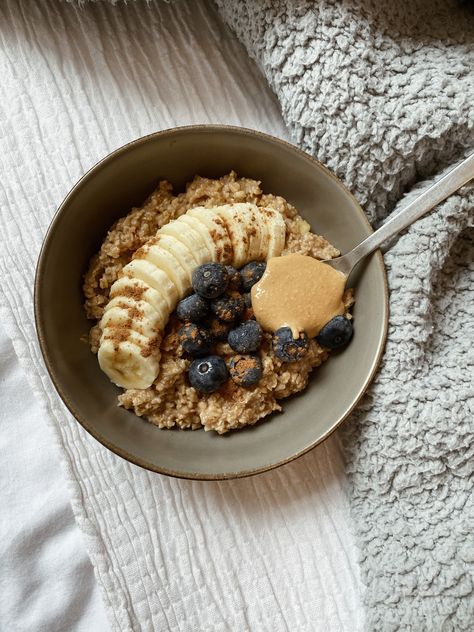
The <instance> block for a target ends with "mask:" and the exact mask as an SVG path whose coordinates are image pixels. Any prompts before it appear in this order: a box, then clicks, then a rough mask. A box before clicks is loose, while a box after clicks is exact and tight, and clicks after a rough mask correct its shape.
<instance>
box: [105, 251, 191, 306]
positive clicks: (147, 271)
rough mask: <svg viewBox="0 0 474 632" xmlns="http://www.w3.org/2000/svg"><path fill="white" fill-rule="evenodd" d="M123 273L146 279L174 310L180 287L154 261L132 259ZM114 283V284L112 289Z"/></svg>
mask: <svg viewBox="0 0 474 632" xmlns="http://www.w3.org/2000/svg"><path fill="white" fill-rule="evenodd" d="M122 273H123V274H124V275H125V276H128V277H130V278H132V279H133V278H135V279H140V280H141V281H144V282H145V283H146V284H147V285H149V286H150V287H151V288H153V289H154V290H155V291H156V292H158V293H159V294H161V295H162V297H163V298H164V299H165V301H166V303H167V305H168V309H169V311H170V312H172V311H173V310H174V308H175V306H176V303H177V302H178V296H179V294H178V289H177V287H176V285H175V284H174V283H173V281H171V279H170V278H169V276H168V275H167V274H166V272H165V271H164V270H161V269H160V268H157V267H156V265H155V264H154V263H151V262H150V261H147V260H146V259H132V260H131V261H130V263H127V265H126V266H125V267H124V268H123V270H122ZM114 285H115V283H114ZM114 285H112V289H113V288H114Z"/></svg>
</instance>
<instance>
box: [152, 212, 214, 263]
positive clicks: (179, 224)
mask: <svg viewBox="0 0 474 632" xmlns="http://www.w3.org/2000/svg"><path fill="white" fill-rule="evenodd" d="M183 217H186V216H185V215H184V216H183ZM187 219H191V221H196V220H194V219H192V218H187ZM198 231H199V229H195V228H194V227H193V226H192V224H191V225H189V224H188V223H186V222H185V221H178V220H173V221H172V222H170V223H169V224H165V225H164V226H162V227H161V228H160V234H161V235H169V236H170V237H174V238H175V239H178V241H180V242H181V243H182V244H183V245H184V246H186V247H187V249H188V250H189V251H190V253H191V254H192V255H193V258H194V261H195V265H196V266H200V265H201V264H202V263H206V262H207V261H211V250H210V248H209V247H208V245H207V243H206V240H205V239H204V238H203V237H202V236H201V235H200V234H199V232H198ZM209 240H210V237H209ZM211 244H212V241H211Z"/></svg>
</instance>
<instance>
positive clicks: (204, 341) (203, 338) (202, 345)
mask: <svg viewBox="0 0 474 632" xmlns="http://www.w3.org/2000/svg"><path fill="white" fill-rule="evenodd" d="M178 338H179V341H180V343H181V346H182V347H183V349H184V351H186V353H189V355H192V356H203V355H206V353H209V351H210V350H211V346H212V336H211V334H210V333H209V331H208V330H207V329H204V328H202V327H198V325H195V324H194V323H186V325H183V326H182V327H181V329H180V330H179V331H178Z"/></svg>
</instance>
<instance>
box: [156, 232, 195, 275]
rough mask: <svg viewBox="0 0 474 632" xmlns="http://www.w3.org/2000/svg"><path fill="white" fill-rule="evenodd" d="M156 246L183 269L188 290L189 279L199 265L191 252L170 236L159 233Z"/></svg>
mask: <svg viewBox="0 0 474 632" xmlns="http://www.w3.org/2000/svg"><path fill="white" fill-rule="evenodd" d="M159 239H160V240H159V242H158V245H159V246H160V248H164V250H167V251H168V252H169V254H170V255H172V256H173V257H176V259H178V261H179V263H180V264H181V267H182V268H184V270H185V271H186V274H187V279H186V281H187V283H188V284H189V288H190V287H191V279H192V276H193V271H194V268H196V266H198V265H200V264H199V263H198V262H197V261H196V259H195V258H194V255H193V253H192V252H191V250H190V249H189V248H188V247H187V246H185V245H184V244H183V242H182V241H180V240H179V239H176V237H172V236H171V235H166V234H165V233H162V232H160V238H159Z"/></svg>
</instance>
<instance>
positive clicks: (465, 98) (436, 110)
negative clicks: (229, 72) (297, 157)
mask: <svg viewBox="0 0 474 632" xmlns="http://www.w3.org/2000/svg"><path fill="white" fill-rule="evenodd" d="M217 3H218V5H219V6H220V9H221V12H222V15H223V16H224V18H225V19H226V20H227V21H228V23H229V24H230V25H231V26H232V28H233V29H234V30H235V32H236V33H237V35H238V36H239V38H240V39H241V40H242V42H244V44H245V46H246V48H247V50H248V51H249V53H250V54H251V56H252V57H253V58H255V59H256V60H257V61H258V63H259V64H260V66H261V68H262V69H263V71H264V72H265V74H266V76H267V78H268V80H269V82H270V84H271V85H272V87H273V88H274V90H275V93H276V94H277V96H278V98H279V100H280V102H281V105H282V110H283V116H284V118H285V121H286V122H287V124H288V126H289V128H290V129H291V131H292V134H293V137H294V139H295V140H296V141H297V142H298V143H299V144H300V145H301V146H302V147H303V148H305V149H306V150H308V151H309V152H311V153H313V154H314V155H315V156H316V157H318V158H320V159H321V160H322V161H323V162H325V163H326V164H327V165H328V166H330V167H331V168H332V169H333V170H334V171H335V172H336V173H338V175H339V176H340V177H341V178H342V179H343V180H344V181H345V182H346V183H347V184H348V186H349V187H350V188H351V190H352V191H353V192H354V193H355V194H356V196H357V197H358V199H359V201H360V202H362V203H363V204H364V205H365V208H366V210H367V212H368V215H369V217H370V219H371V220H372V221H373V222H374V223H377V222H379V221H380V220H383V219H384V218H385V217H386V216H387V215H388V214H389V213H390V211H391V210H392V209H393V207H394V205H395V204H396V203H397V201H398V200H399V199H400V197H401V196H402V194H403V192H404V191H406V190H407V189H409V188H410V187H413V186H414V185H415V184H416V183H419V184H418V186H419V187H421V186H423V184H422V183H421V182H420V181H422V180H423V179H424V178H430V177H435V176H436V175H437V174H438V173H440V172H441V171H442V170H443V169H444V168H446V167H447V166H448V165H449V164H452V163H453V162H454V161H456V160H457V159H458V158H459V157H460V156H462V155H463V153H464V152H465V151H466V149H467V148H471V150H472V149H473V148H474V132H473V127H474V15H473V14H472V12H469V10H468V9H463V8H461V4H460V3H457V2H455V1H449V0H429V1H426V0H411V1H410V2H405V1H402V0H393V1H391V2H379V1H378V0H343V1H342V2H341V1H340V0H322V1H321V2H309V1H304V2H301V1H296V0H290V1H288V0H286V1H284V2H283V1H281V0H280V1H278V0H255V1H253V2H232V1H231V0H218V2H217ZM473 210H474V192H473V187H472V186H471V187H470V188H466V189H465V191H464V193H463V194H460V195H456V196H453V197H452V198H451V199H449V200H448V201H447V202H446V203H444V204H443V205H441V206H440V207H439V208H438V209H437V210H436V211H435V212H434V213H433V214H432V215H431V216H428V217H426V218H425V219H423V220H421V221H419V222H418V223H417V224H415V225H414V226H412V227H411V228H410V229H409V230H408V231H407V232H406V234H404V235H403V236H402V237H401V238H400V239H399V240H398V241H397V243H396V244H395V245H393V246H392V248H391V249H390V251H389V252H388V253H387V255H386V257H385V260H386V264H387V267H388V272H389V285H390V293H391V298H390V306H391V317H390V329H389V338H388V344H387V349H386V353H385V357H384V359H383V362H382V367H381V370H380V372H379V375H378V377H377V378H376V380H375V383H374V385H373V387H372V388H371V389H370V391H369V393H368V395H367V396H366V398H365V400H364V402H363V403H362V405H361V406H360V407H359V408H358V410H357V412H356V413H355V414H354V415H353V416H352V419H351V420H350V421H349V422H348V423H346V424H345V426H344V428H343V429H342V431H341V435H342V436H343V438H344V442H345V449H346V457H347V468H348V473H349V475H350V483H351V497H352V515H353V518H354V521H355V527H356V533H357V537H358V544H359V546H360V551H361V555H360V562H361V566H362V579H363V582H364V584H365V585H366V595H365V601H366V605H367V628H368V629H370V630H374V631H381V630H382V631H384V632H385V631H389V630H390V631H391V630H413V631H416V632H418V631H422V630H423V631H424V630H427V631H428V630H430V631H441V630H442V631H443V632H446V631H448V630H456V631H457V630H466V631H468V630H473V629H474V592H473V581H474V573H473V570H474V569H473V562H474V540H473V528H472V527H473V524H474V490H473V469H474V429H473V425H472V423H473V415H472V413H473V389H472V383H473V382H472V380H473V376H474V371H473V369H474V357H473V342H474V336H473V333H472V325H473V315H474V300H473V299H474V277H473V252H474V250H473V230H472V224H473Z"/></svg>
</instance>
